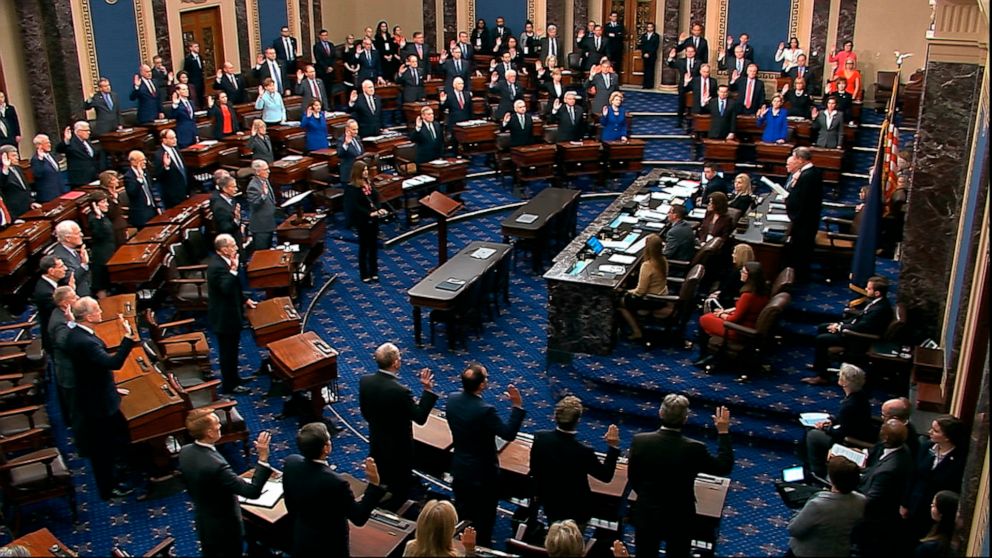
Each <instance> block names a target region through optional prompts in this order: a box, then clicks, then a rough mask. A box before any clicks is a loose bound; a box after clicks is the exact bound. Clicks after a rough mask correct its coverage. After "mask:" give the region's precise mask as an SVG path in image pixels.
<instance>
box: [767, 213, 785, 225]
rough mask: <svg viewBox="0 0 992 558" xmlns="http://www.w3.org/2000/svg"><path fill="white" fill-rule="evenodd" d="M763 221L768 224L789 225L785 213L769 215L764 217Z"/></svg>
mask: <svg viewBox="0 0 992 558" xmlns="http://www.w3.org/2000/svg"><path fill="white" fill-rule="evenodd" d="M765 220H766V221H768V222H769V223H789V222H790V221H789V216H788V215H786V214H785V213H769V214H768V215H765Z"/></svg>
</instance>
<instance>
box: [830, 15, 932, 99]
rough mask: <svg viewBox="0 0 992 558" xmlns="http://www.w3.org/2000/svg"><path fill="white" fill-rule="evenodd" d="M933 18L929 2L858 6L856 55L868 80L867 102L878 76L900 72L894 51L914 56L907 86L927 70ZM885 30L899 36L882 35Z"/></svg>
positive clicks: (906, 68)
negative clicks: (912, 77) (915, 74)
mask: <svg viewBox="0 0 992 558" xmlns="http://www.w3.org/2000/svg"><path fill="white" fill-rule="evenodd" d="M835 1H837V0H835ZM930 14H931V8H930V5H929V2H927V0H905V1H901V2H900V1H895V0H887V1H884V2H874V1H873V2H858V22H857V25H856V26H855V29H854V51H855V52H857V53H858V69H859V70H860V71H861V74H862V76H863V77H864V80H865V100H868V99H871V98H872V97H871V95H872V89H871V84H873V83H875V76H876V72H878V71H880V70H881V71H894V70H895V69H896V62H895V60H896V58H895V55H893V54H892V53H893V51H896V50H898V51H900V52H912V53H914V56H913V57H912V58H910V59H908V60H907V61H906V62H905V65H904V66H903V82H905V81H907V78H908V77H909V76H910V74H912V73H913V72H914V71H915V70H916V69H917V68H922V67H923V64H924V60H926V52H927V51H926V32H927V29H928V28H929V27H930ZM872 22H878V23H879V25H872V24H871V23H872ZM883 28H884V29H890V30H896V31H897V32H888V33H886V32H879V31H880V29H883Z"/></svg>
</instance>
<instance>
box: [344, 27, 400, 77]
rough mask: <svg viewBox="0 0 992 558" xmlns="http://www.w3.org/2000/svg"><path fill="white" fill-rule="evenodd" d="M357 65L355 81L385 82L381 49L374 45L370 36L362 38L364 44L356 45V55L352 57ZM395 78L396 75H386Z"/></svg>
mask: <svg viewBox="0 0 992 558" xmlns="http://www.w3.org/2000/svg"><path fill="white" fill-rule="evenodd" d="M352 60H353V62H354V65H355V66H357V71H356V72H355V83H356V84H357V83H362V82H364V81H365V80H370V81H372V83H374V84H379V85H382V84H385V83H386V80H385V79H384V78H383V75H382V62H381V61H380V60H379V51H377V50H376V49H375V47H374V46H373V45H372V40H371V39H369V38H368V37H365V38H364V39H362V44H361V45H360V46H357V47H355V56H354V58H353V59H352ZM386 77H388V78H389V79H393V78H394V77H396V76H386Z"/></svg>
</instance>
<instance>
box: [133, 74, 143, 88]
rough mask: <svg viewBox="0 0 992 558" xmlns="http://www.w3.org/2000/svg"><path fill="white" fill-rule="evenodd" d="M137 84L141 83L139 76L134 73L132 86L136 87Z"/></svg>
mask: <svg viewBox="0 0 992 558" xmlns="http://www.w3.org/2000/svg"><path fill="white" fill-rule="evenodd" d="M139 85H141V76H139V75H138V74H134V86H135V87H138V86H139Z"/></svg>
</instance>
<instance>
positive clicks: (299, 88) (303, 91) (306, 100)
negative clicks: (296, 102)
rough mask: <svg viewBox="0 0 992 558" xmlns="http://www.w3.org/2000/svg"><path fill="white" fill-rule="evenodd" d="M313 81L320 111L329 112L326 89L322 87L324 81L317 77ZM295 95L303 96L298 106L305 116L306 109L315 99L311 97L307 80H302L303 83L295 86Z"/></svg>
mask: <svg viewBox="0 0 992 558" xmlns="http://www.w3.org/2000/svg"><path fill="white" fill-rule="evenodd" d="M314 81H315V82H316V83H317V94H318V95H319V96H320V97H319V99H320V107H321V109H320V110H329V109H330V108H331V104H330V99H329V98H328V97H327V88H326V87H324V80H322V79H320V78H319V77H317V78H314ZM296 94H297V95H302V96H303V99H302V101H301V102H302V104H301V105H300V106H301V107H302V109H303V113H304V114H306V111H307V107H309V106H310V103H312V102H313V101H314V99H315V98H317V97H314V96H313V87H312V86H311V85H310V80H309V79H307V78H303V81H302V82H300V83H298V84H297V85H296Z"/></svg>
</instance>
